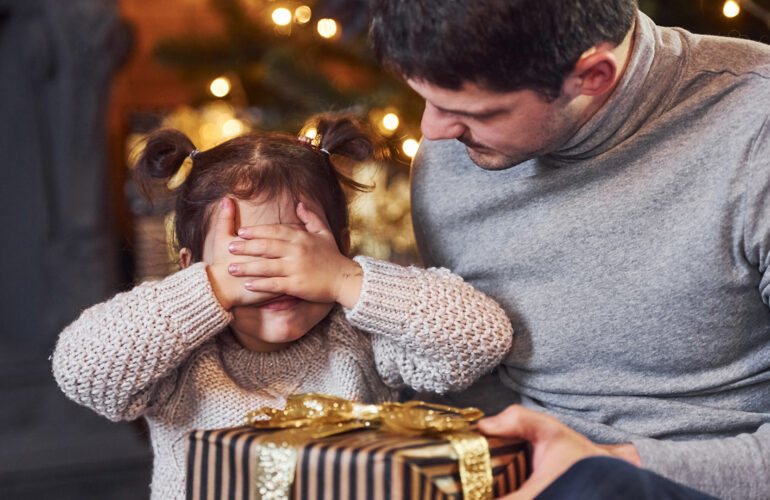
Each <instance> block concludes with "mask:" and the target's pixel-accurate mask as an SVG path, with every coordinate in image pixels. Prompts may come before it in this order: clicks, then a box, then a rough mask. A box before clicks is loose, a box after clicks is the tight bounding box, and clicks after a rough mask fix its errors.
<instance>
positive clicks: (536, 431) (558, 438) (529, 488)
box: [479, 405, 640, 500]
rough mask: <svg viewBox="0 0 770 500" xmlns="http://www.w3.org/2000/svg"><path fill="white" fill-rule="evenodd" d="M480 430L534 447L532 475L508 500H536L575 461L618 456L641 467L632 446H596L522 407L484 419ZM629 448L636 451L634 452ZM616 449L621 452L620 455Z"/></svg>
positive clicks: (480, 424)
mask: <svg viewBox="0 0 770 500" xmlns="http://www.w3.org/2000/svg"><path fill="white" fill-rule="evenodd" d="M479 430H480V431H481V432H483V433H484V434H488V435H491V436H505V437H516V438H521V439H524V440H526V441H529V442H530V443H531V445H532V475H531V476H530V477H529V479H527V480H526V481H525V482H524V484H523V485H522V486H521V488H519V489H518V490H517V491H515V492H513V493H511V494H510V495H508V496H506V497H505V498H506V499H508V500H523V499H529V498H534V497H535V496H537V495H538V494H539V493H540V492H542V491H543V490H544V489H545V488H546V487H547V486H548V485H549V484H551V483H552V482H553V481H554V480H556V478H558V477H559V476H561V475H562V474H563V473H565V472H566V471H567V469H569V468H570V467H571V466H572V465H573V464H574V463H575V462H578V461H579V460H582V459H584V458H587V457H591V456H597V455H606V456H614V457H616V458H623V459H626V460H628V461H629V462H631V463H634V465H640V463H639V462H640V461H639V455H638V453H636V448H634V446H633V445H632V444H624V445H613V446H603V445H598V444H595V443H593V442H592V441H590V440H589V439H588V438H587V437H585V436H583V435H582V434H579V433H577V432H575V431H573V430H572V429H570V428H569V427H567V426H566V425H564V424H563V423H561V422H560V421H559V420H557V419H556V418H554V417H552V416H550V415H544V414H542V413H538V412H536V411H533V410H530V409H527V408H524V407H523V406H519V405H512V406H509V407H508V408H506V409H505V410H504V411H503V412H501V413H499V414H498V415H495V416H493V417H488V418H485V419H482V420H480V421H479ZM629 447H630V448H633V453H631V450H630V449H629ZM616 450H619V451H618V452H617V453H616ZM634 457H635V458H636V463H635V462H634Z"/></svg>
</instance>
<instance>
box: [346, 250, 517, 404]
mask: <svg viewBox="0 0 770 500" xmlns="http://www.w3.org/2000/svg"><path fill="white" fill-rule="evenodd" d="M355 261H356V262H358V263H359V264H360V265H361V268H362V269H363V271H364V277H363V285H362V288H361V295H360V298H359V300H358V303H357V304H356V306H355V307H354V308H353V309H351V310H349V311H346V316H347V319H348V321H350V323H351V324H352V325H353V326H355V327H356V328H359V329H361V330H364V331H367V332H370V333H371V334H372V345H373V348H374V356H375V361H376V364H377V370H378V371H379V372H380V375H381V376H382V378H383V380H385V382H386V383H387V384H388V385H391V386H393V387H398V386H402V385H404V384H406V385H408V386H410V387H412V388H414V389H416V390H418V391H431V392H439V393H443V392H447V391H458V390H462V389H464V388H466V387H468V386H469V385H470V384H471V383H472V382H473V381H474V380H476V379H477V378H478V377H480V376H481V375H483V374H484V373H486V372H488V371H491V370H492V369H493V368H494V367H495V366H497V364H498V363H500V361H502V359H503V357H504V356H505V354H506V353H507V352H508V350H509V349H510V347H511V342H512V339H513V328H512V327H511V322H510V320H509V319H508V317H507V316H506V314H505V312H504V311H503V310H502V308H501V307H500V306H499V305H498V304H497V303H496V302H495V301H494V300H492V299H491V298H489V297H487V296H486V295H484V294H483V293H481V292H479V291H478V290H476V289H474V288H473V287H472V286H471V285H469V284H468V283H466V282H465V281H463V279H462V278H461V277H459V276H457V275H456V274H453V273H451V272H450V271H448V270H446V269H436V268H431V269H421V268H417V267H403V266H398V265H395V264H391V263H388V262H383V261H380V260H376V259H372V258H369V257H356V258H355Z"/></svg>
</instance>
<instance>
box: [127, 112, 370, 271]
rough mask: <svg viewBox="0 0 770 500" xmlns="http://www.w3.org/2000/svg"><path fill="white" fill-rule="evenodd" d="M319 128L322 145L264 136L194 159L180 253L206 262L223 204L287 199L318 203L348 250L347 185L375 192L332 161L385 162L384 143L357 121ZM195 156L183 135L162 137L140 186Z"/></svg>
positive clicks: (321, 122) (148, 149) (180, 224)
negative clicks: (211, 229)
mask: <svg viewBox="0 0 770 500" xmlns="http://www.w3.org/2000/svg"><path fill="white" fill-rule="evenodd" d="M312 123H314V124H315V128H316V130H317V131H318V135H319V136H320V142H319V143H318V146H310V145H308V144H306V143H303V142H301V141H300V140H298V139H297V138H296V137H293V136H290V135H287V134H280V133H276V132H256V133H251V134H247V135H243V136H240V137H236V138H234V139H231V140H229V141H227V142H224V143H222V144H220V145H218V146H216V147H213V148H211V149H209V150H206V151H200V152H197V153H195V154H193V159H192V161H193V164H192V168H191V169H190V172H189V174H188V175H187V178H186V179H185V181H184V182H183V183H182V185H181V186H180V187H179V188H178V189H177V190H176V193H175V195H176V220H175V230H176V242H175V243H176V246H177V250H178V249H179V248H189V249H190V252H191V253H192V261H193V262H199V261H201V260H202V259H203V242H204V240H205V238H206V234H207V233H208V230H209V226H210V220H211V215H212V213H213V211H214V206H215V203H216V202H218V201H219V200H221V199H222V198H224V197H225V196H232V197H235V198H238V199H241V200H251V199H254V198H260V199H261V200H272V199H275V198H276V197H278V196H283V195H289V196H291V197H292V199H293V200H294V204H295V205H296V204H297V203H298V202H299V200H300V197H307V198H309V199H312V200H313V201H315V202H317V203H318V204H319V205H320V206H321V207H322V208H323V210H324V214H325V215H326V219H327V220H328V221H329V226H330V229H331V231H332V234H334V238H335V240H336V241H337V246H338V247H339V248H340V249H341V250H342V249H343V248H344V244H343V238H345V234H346V232H347V231H346V230H347V229H348V224H349V219H348V203H347V197H346V196H345V191H344V189H343V185H344V186H346V187H349V188H351V189H354V190H357V191H365V190H367V189H368V186H365V185H362V184H359V183H357V182H355V181H353V180H352V179H350V178H349V177H346V176H345V175H343V174H342V173H340V171H339V170H338V169H337V168H335V166H334V164H333V163H332V159H331V156H332V155H340V156H343V157H347V158H349V159H351V160H354V161H358V162H360V161H364V160H366V159H368V158H372V157H378V156H379V155H380V153H381V148H379V145H378V143H377V142H376V139H375V137H376V136H375V135H374V134H372V133H370V132H369V131H368V130H367V129H366V128H365V127H364V126H363V125H362V124H361V123H360V122H358V121H357V120H355V119H354V118H352V117H350V116H338V117H333V118H332V117H324V116H320V117H317V118H315V119H313V120H312ZM322 150H324V151H322ZM193 151H197V150H196V148H195V146H194V145H193V143H192V141H191V140H190V139H189V138H188V137H187V136H186V135H185V134H183V133H182V132H180V131H178V130H173V129H165V130H159V131H157V132H154V133H153V134H151V135H150V136H149V137H148V139H147V143H146V146H145V148H144V151H143V152H142V155H141V157H140V158H139V161H138V163H137V167H136V175H137V181H138V182H139V184H140V185H142V186H149V185H150V183H151V182H152V179H165V180H168V179H170V178H171V177H173V176H174V175H175V173H176V172H177V171H178V170H179V168H180V167H181V166H182V163H183V162H184V161H185V159H186V158H187V157H188V156H190V153H192V152H193Z"/></svg>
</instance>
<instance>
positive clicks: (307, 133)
mask: <svg viewBox="0 0 770 500" xmlns="http://www.w3.org/2000/svg"><path fill="white" fill-rule="evenodd" d="M303 135H304V136H305V137H307V138H309V139H315V136H316V135H318V131H317V130H316V129H315V128H313V127H310V128H308V129H307V130H305V133H304V134H303Z"/></svg>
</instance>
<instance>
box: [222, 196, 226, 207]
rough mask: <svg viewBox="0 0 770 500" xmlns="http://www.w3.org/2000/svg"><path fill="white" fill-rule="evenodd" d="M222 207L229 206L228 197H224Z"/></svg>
mask: <svg viewBox="0 0 770 500" xmlns="http://www.w3.org/2000/svg"><path fill="white" fill-rule="evenodd" d="M221 203H222V208H225V207H226V206H227V198H222V202H221Z"/></svg>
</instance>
